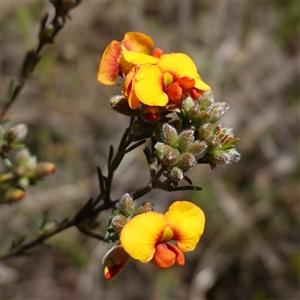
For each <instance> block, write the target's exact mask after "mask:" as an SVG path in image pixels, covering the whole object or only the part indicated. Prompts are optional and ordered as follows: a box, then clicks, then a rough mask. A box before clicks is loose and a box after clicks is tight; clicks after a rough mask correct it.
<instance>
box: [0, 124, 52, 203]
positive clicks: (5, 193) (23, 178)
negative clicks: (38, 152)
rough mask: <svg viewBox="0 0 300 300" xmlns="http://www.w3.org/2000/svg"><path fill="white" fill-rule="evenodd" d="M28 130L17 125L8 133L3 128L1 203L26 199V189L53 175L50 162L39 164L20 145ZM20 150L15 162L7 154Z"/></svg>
mask: <svg viewBox="0 0 300 300" xmlns="http://www.w3.org/2000/svg"><path fill="white" fill-rule="evenodd" d="M27 132H28V130H27V126H26V125H25V124H17V125H15V126H13V127H11V128H10V129H8V130H7V131H6V132H4V130H3V128H2V127H1V146H0V153H1V156H2V161H3V164H2V167H3V169H2V170H1V174H0V184H1V187H0V193H1V203H12V202H16V201H19V200H21V199H22V198H24V197H25V191H24V190H25V189H26V188H27V187H28V186H29V185H32V184H34V183H35V182H36V181H37V180H40V179H42V178H44V177H45V176H47V175H50V174H53V173H54V172H55V170H56V168H55V166H54V165H53V164H52V163H50V162H38V161H37V158H36V157H35V156H33V155H31V154H30V152H29V150H28V149H27V148H24V145H22V144H20V142H21V141H23V140H24V139H25V137H26V134H27ZM20 148H23V149H21V150H19V151H18V152H17V154H16V156H15V158H14V159H13V160H10V159H9V158H8V157H7V156H6V154H7V153H8V152H9V151H10V150H18V149H20Z"/></svg>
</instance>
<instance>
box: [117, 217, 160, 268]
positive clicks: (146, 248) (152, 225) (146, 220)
mask: <svg viewBox="0 0 300 300" xmlns="http://www.w3.org/2000/svg"><path fill="white" fill-rule="evenodd" d="M165 225H166V220H165V217H164V215H163V214H160V213H156V212H147V213H143V214H140V215H137V216H135V217H134V218H132V219H131V220H130V221H129V222H128V223H126V225H125V226H124V227H123V229H122V231H121V234H120V241H121V244H122V246H123V248H124V249H125V251H126V252H127V253H128V254H129V255H130V256H131V257H133V258H134V259H137V260H140V261H141V262H144V263H145V262H148V261H150V260H151V259H152V257H153V255H154V253H155V246H156V244H157V243H159V242H160V240H161V236H162V234H163V232H164V229H165Z"/></svg>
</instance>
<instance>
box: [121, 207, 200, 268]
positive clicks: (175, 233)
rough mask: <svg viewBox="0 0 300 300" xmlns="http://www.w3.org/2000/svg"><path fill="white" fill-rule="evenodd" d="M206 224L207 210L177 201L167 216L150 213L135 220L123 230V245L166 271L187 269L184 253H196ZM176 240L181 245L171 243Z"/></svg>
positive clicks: (135, 254) (129, 252)
mask: <svg viewBox="0 0 300 300" xmlns="http://www.w3.org/2000/svg"><path fill="white" fill-rule="evenodd" d="M204 225H205V216H204V213H203V211H202V210H201V209H200V208H199V207H198V206H196V205H195V204H193V203H191V202H188V201H176V202H174V203H173V204H172V205H171V206H170V207H169V210H168V211H167V212H166V213H165V214H164V215H163V214H161V213H157V212H147V213H142V214H140V215H137V216H135V217H134V218H132V219H131V220H130V221H129V222H128V223H127V224H126V225H125V226H124V228H123V229H122V231H121V235H120V241H121V245H122V246H123V248H124V250H125V251H126V252H127V253H128V254H129V255H130V256H131V257H133V258H134V259H137V260H139V261H141V262H143V263H146V262H149V261H152V262H153V263H154V264H155V265H156V266H158V267H159V268H162V269H166V268H170V267H172V266H173V265H174V264H175V263H177V264H178V265H180V266H183V265H184V263H185V259H184V254H183V252H188V251H193V250H194V249H195V247H196V245H197V243H198V241H199V239H200V237H201V236H202V233H203V231H204ZM171 240H174V241H176V242H177V245H178V247H177V246H175V245H173V244H171V243H168V242H169V241H171Z"/></svg>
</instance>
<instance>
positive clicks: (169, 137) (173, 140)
mask: <svg viewBox="0 0 300 300" xmlns="http://www.w3.org/2000/svg"><path fill="white" fill-rule="evenodd" d="M161 138H162V141H163V142H164V143H165V144H167V145H169V146H171V147H173V148H177V138H178V134H177V131H176V129H175V128H174V127H173V126H171V125H169V124H167V123H165V124H163V126H162V128H161Z"/></svg>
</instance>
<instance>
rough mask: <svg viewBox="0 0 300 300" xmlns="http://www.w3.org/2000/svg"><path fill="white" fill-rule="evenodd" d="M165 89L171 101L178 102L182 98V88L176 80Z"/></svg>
mask: <svg viewBox="0 0 300 300" xmlns="http://www.w3.org/2000/svg"><path fill="white" fill-rule="evenodd" d="M165 91H166V93H167V95H168V97H169V99H170V100H171V101H173V102H178V101H180V100H181V98H182V88H181V87H180V86H179V84H178V82H177V81H175V82H173V83H172V84H171V85H170V86H168V87H167V88H166V90H165Z"/></svg>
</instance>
